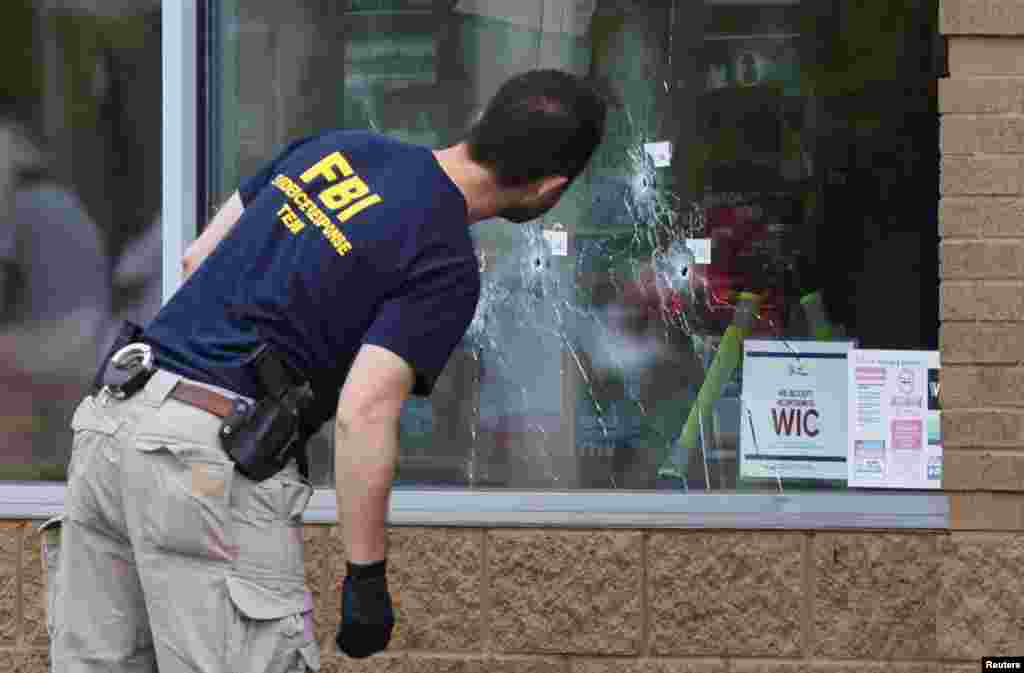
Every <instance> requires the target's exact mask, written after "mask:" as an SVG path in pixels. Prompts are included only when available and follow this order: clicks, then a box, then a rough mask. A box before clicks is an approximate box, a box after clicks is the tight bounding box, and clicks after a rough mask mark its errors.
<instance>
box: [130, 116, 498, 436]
mask: <svg viewBox="0 0 1024 673" xmlns="http://www.w3.org/2000/svg"><path fill="white" fill-rule="evenodd" d="M239 194H240V196H241V199H242V203H243V204H244V206H245V210H244V212H243V214H242V216H241V218H240V219H239V220H238V222H236V223H235V225H234V227H233V228H232V230H231V231H230V232H229V233H228V235H227V236H226V237H225V238H224V240H222V241H221V242H220V244H219V245H218V246H217V248H216V249H215V250H214V251H213V252H212V253H211V254H210V256H209V257H208V258H207V259H206V260H205V261H204V262H203V263H202V264H201V265H200V267H199V268H198V269H197V270H196V271H195V272H194V273H193V274H192V276H191V277H190V278H189V279H188V280H187V281H186V282H185V283H184V284H183V285H182V287H181V288H179V289H178V291H177V292H176V293H175V294H174V296H173V297H171V299H170V301H168V303H167V304H166V305H165V306H164V308H163V309H162V310H161V311H160V313H159V314H158V315H157V316H156V318H155V319H154V321H153V322H152V323H151V324H150V325H149V326H148V327H147V329H146V337H147V339H148V340H149V341H151V342H152V343H153V344H154V346H155V351H156V358H157V359H156V362H157V365H158V366H159V367H163V368H165V369H168V370H170V371H173V372H176V373H179V374H182V375H184V376H186V377H189V378H192V379H195V380H198V381H203V382H206V383H210V384H213V385H218V386H222V387H225V388H228V389H229V390H233V391H235V392H237V393H240V394H243V395H247V396H249V397H258V396H259V395H260V394H261V390H260V387H259V384H258V382H257V380H256V378H255V376H254V372H253V371H252V368H251V367H247V366H245V362H246V359H247V358H248V357H249V356H251V354H252V353H253V351H254V350H255V349H256V347H257V346H258V345H259V344H260V342H261V341H262V340H266V341H269V342H270V343H272V344H273V345H274V346H276V347H277V348H278V350H279V351H280V352H281V353H282V354H283V355H284V356H285V357H286V358H287V359H288V360H289V362H290V363H291V364H292V365H293V366H294V367H296V368H297V369H298V370H299V371H300V372H302V373H304V374H305V375H306V376H307V377H308V378H309V380H310V381H311V382H312V385H313V391H314V394H315V396H316V412H315V413H314V414H313V418H311V419H310V420H311V421H312V422H314V423H315V424H316V426H317V427H319V425H320V424H322V423H323V422H324V421H326V420H327V419H328V418H330V417H331V416H332V415H333V414H334V412H335V410H336V407H337V401H338V393H339V391H340V389H341V386H342V384H343V383H344V381H345V377H346V375H347V373H348V370H349V368H350V366H351V364H352V361H353V359H354V358H355V355H356V352H357V351H358V350H359V348H360V346H361V345H362V344H364V343H366V344H374V345H376V346H380V347H382V348H386V349H388V350H389V351H392V352H393V353H395V354H396V355H398V356H400V357H401V358H403V359H404V360H405V361H406V362H408V363H409V365H411V366H412V368H413V370H414V371H415V374H416V383H415V386H414V388H413V393H414V394H415V395H428V394H430V391H431V390H432V388H433V386H434V382H435V380H436V379H437V377H438V375H439V374H440V373H441V370H442V369H443V368H444V366H445V364H446V362H447V360H448V358H449V357H450V355H451V353H452V351H453V350H454V349H455V347H456V346H457V345H458V343H459V341H460V340H461V339H462V337H463V335H464V333H465V331H466V329H467V327H468V326H469V323H470V322H471V320H472V319H473V315H474V313H475V311H476V304H477V300H478V298H479V296H480V274H479V270H478V267H477V260H476V256H475V253H474V248H473V240H472V237H471V235H470V232H469V225H468V221H467V211H466V201H465V199H464V198H463V196H462V193H461V192H460V191H459V189H458V188H457V187H456V186H455V184H454V183H453V182H452V181H451V179H449V177H448V176H447V174H445V172H444V171H443V170H442V169H441V167H440V165H439V164H438V163H437V161H436V160H435V158H434V156H433V153H432V152H431V150H430V149H429V148H426V147H421V146H417V145H410V144H407V143H403V142H400V141H397V140H394V139H390V138H387V137H384V136H380V135H377V134H373V133H369V132H362V131H358V132H356V131H334V132H330V133H326V134H323V135H318V136H313V137H309V138H305V139H302V140H299V141H297V142H295V143H292V144H291V145H289V146H288V147H287V148H286V149H285V150H284V151H283V152H282V153H281V154H280V155H279V156H278V157H277V158H276V159H275V160H273V161H272V162H270V163H269V164H268V165H266V166H265V167H264V168H263V169H262V170H261V171H260V172H259V173H257V174H256V175H255V176H253V177H252V178H250V179H249V180H247V181H246V182H245V183H244V184H243V185H242V186H241V187H240V189H239Z"/></svg>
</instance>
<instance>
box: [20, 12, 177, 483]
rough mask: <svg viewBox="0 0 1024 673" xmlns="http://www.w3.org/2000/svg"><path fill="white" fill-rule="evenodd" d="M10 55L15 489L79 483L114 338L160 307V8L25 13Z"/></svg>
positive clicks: (21, 18) (22, 14)
mask: <svg viewBox="0 0 1024 673" xmlns="http://www.w3.org/2000/svg"><path fill="white" fill-rule="evenodd" d="M0 54H2V56H3V58H2V59H0V63H2V64H3V65H0V79H2V80H3V84H4V86H3V94H2V95H0V408H2V410H3V411H2V412H0V447H2V448H0V479H52V480H63V479H64V478H65V468H66V465H67V461H68V454H69V452H70V448H71V430H70V421H71V414H72V412H73V411H74V408H75V406H76V405H77V403H78V402H79V401H80V399H81V397H82V395H83V394H84V393H85V391H86V389H87V383H88V382H89V381H90V380H91V377H92V375H93V374H94V373H95V370H96V366H97V365H98V363H99V358H100V353H101V352H104V351H105V350H106V346H107V344H109V343H110V340H111V339H112V336H111V335H112V330H113V329H115V328H116V324H117V321H118V320H119V319H121V318H131V319H134V320H136V321H144V320H147V319H148V318H149V317H151V316H152V315H153V314H155V311H156V308H157V307H158V306H159V286H160V278H159V269H160V265H159V262H157V263H156V264H154V263H153V261H152V260H153V258H154V254H155V259H156V260H159V258H160V242H159V236H160V234H159V222H158V220H157V215H158V212H159V199H160V194H159V190H160V8H159V3H157V2H155V1H150V0H146V1H143V2H136V3H124V2H122V1H120V0H110V1H108V0H92V1H90V2H77V1H71V2H62V3H44V2H33V1H32V0H10V1H9V2H5V4H4V21H3V24H2V26H0ZM147 232H148V233H147ZM154 232H155V234H154ZM143 234H146V236H145V237H144V238H143ZM154 241H155V243H154ZM154 288H155V295H154V294H153V289H154Z"/></svg>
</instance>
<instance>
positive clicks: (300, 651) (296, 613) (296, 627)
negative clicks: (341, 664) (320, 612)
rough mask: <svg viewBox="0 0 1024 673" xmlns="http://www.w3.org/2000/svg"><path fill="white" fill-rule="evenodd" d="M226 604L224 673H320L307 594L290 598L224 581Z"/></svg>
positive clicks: (256, 586) (234, 579) (244, 582)
mask: <svg viewBox="0 0 1024 673" xmlns="http://www.w3.org/2000/svg"><path fill="white" fill-rule="evenodd" d="M227 588H228V597H229V599H230V601H231V609H230V610H229V611H228V612H229V619H228V627H227V642H226V643H225V647H226V652H225V655H226V656H225V659H226V660H227V661H228V662H229V667H228V670H230V671H232V672H237V673H243V672H248V671H260V672H261V673H305V672H306V671H319V670H320V647H319V645H318V644H317V642H316V637H315V636H314V633H313V601H312V598H311V596H310V594H309V592H308V591H307V592H304V593H303V592H292V593H293V594H296V595H294V596H292V595H289V596H286V595H283V594H282V593H281V592H277V591H273V590H271V589H267V588H266V587H263V586H260V585H259V584H256V583H254V582H251V581H249V580H244V579H241V578H238V577H228V578H227Z"/></svg>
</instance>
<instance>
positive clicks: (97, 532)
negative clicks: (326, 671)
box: [44, 372, 320, 673]
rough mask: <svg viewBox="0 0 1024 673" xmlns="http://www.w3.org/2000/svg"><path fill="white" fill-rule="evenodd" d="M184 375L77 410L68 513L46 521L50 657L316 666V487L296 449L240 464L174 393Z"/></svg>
mask: <svg viewBox="0 0 1024 673" xmlns="http://www.w3.org/2000/svg"><path fill="white" fill-rule="evenodd" d="M179 379H180V377H178V376H176V375H173V374H169V373H167V372H157V373H156V374H155V375H154V376H153V377H152V378H151V379H150V381H149V383H148V384H147V386H146V387H145V389H143V390H142V391H140V392H139V393H137V394H136V395H134V396H133V397H132V398H131V399H128V400H125V401H120V402H119V401H117V400H114V399H112V398H110V397H109V396H108V395H106V394H105V393H99V394H98V395H96V396H95V397H92V398H87V399H85V400H84V401H83V402H82V403H81V404H80V406H79V407H78V409H77V411H76V412H75V415H74V419H73V420H72V427H73V429H74V432H75V438H74V448H73V452H72V455H71V464H70V467H69V471H68V486H67V495H66V505H65V513H64V516H63V518H62V522H61V524H62V525H61V526H60V527H59V529H58V528H56V527H47V528H48V530H46V531H44V535H45V536H46V537H45V538H44V540H45V542H46V546H45V552H44V558H45V559H46V560H47V561H49V562H51V565H50V566H49V568H48V573H51V574H52V581H51V582H49V604H48V628H49V632H50V648H51V661H52V670H53V671H54V672H59V673H80V672H81V673H85V672H98V671H104V673H111V672H120V671H132V672H139V673H142V672H143V671H145V672H147V673H150V672H154V671H157V670H159V671H160V673H184V672H185V671H188V672H189V673H192V672H201V673H297V672H300V671H306V670H314V671H315V670H319V667H320V662H319V649H318V646H317V643H316V640H315V638H314V635H313V628H312V607H313V606H312V599H311V595H310V593H309V592H308V591H307V588H306V584H305V577H304V566H303V545H302V519H301V517H302V513H303V511H304V509H305V507H306V504H307V503H308V501H309V498H310V495H311V494H312V488H311V487H310V485H309V483H308V482H306V481H305V480H304V479H302V478H301V477H300V476H299V473H298V470H297V469H296V468H295V465H294V461H293V462H292V464H290V465H289V466H288V467H287V468H285V469H284V470H282V471H281V472H280V473H278V474H277V475H275V476H274V477H272V478H270V479H267V480H266V481H263V482H260V483H255V482H253V481H251V480H249V479H247V478H245V477H243V476H242V475H241V474H240V473H238V472H236V471H235V470H234V469H233V465H232V463H231V462H230V461H229V460H228V458H227V455H226V454H225V453H224V452H223V451H222V450H221V448H220V445H219V442H218V438H217V433H218V430H219V428H220V419H219V418H217V417H216V416H214V415H212V414H209V413H207V412H205V411H203V410H201V409H197V408H195V407H192V406H189V405H187V404H184V403H182V402H179V401H177V400H175V399H173V398H169V397H167V395H168V393H169V392H170V390H171V388H172V387H173V386H174V384H175V383H176V382H177V381H178V380H179ZM58 537H59V551H58V547H57V546H56V545H55V543H56V542H57V541H58ZM54 561H56V562H57V563H56V568H54V566H53V565H52V562H54Z"/></svg>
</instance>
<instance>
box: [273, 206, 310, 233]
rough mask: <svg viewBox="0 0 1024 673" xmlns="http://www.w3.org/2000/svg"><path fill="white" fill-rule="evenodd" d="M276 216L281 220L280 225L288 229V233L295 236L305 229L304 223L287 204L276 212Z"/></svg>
mask: <svg viewBox="0 0 1024 673" xmlns="http://www.w3.org/2000/svg"><path fill="white" fill-rule="evenodd" d="M277 216H278V217H279V218H280V219H281V224H283V225H284V226H286V227H288V231H290V232H292V233H293V234H297V233H299V232H300V231H302V230H303V228H305V226H306V223H305V222H303V221H302V219H301V218H300V217H299V216H298V215H296V214H295V211H294V210H292V207H291V206H290V205H288V204H287V203H286V204H284V205H283V206H281V209H280V210H278V211H277Z"/></svg>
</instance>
